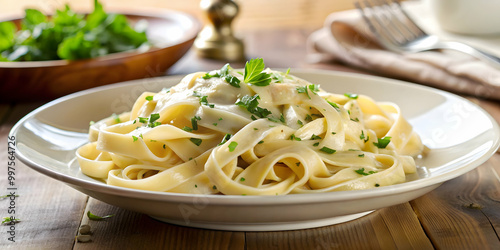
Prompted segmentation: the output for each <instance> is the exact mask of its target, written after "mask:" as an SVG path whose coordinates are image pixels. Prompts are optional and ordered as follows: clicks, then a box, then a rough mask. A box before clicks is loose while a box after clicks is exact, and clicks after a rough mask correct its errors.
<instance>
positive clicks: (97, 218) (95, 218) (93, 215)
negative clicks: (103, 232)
mask: <svg viewBox="0 0 500 250" xmlns="http://www.w3.org/2000/svg"><path fill="white" fill-rule="evenodd" d="M113 216H115V215H114V214H110V215H105V216H98V215H95V214H92V213H91V212H90V211H87V217H89V219H90V220H104V219H107V218H110V217H113Z"/></svg>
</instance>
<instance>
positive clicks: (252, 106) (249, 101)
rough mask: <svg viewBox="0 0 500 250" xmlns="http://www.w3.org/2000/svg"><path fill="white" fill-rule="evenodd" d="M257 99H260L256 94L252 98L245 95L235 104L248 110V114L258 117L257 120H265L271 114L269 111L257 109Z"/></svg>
mask: <svg viewBox="0 0 500 250" xmlns="http://www.w3.org/2000/svg"><path fill="white" fill-rule="evenodd" d="M259 99H260V97H259V95H258V94H255V95H254V96H249V95H245V96H243V97H241V98H239V99H238V100H237V101H236V103H235V104H236V105H238V106H240V107H244V108H246V109H247V110H248V112H250V113H252V114H254V115H256V116H258V117H259V118H265V117H267V116H268V115H270V114H271V111H269V110H267V109H265V108H261V107H259V106H258V105H259V101H258V100H259ZM255 120H256V119H255Z"/></svg>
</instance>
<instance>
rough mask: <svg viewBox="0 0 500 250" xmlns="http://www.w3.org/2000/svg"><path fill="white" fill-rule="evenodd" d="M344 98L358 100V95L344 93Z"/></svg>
mask: <svg viewBox="0 0 500 250" xmlns="http://www.w3.org/2000/svg"><path fill="white" fill-rule="evenodd" d="M344 96H346V97H348V98H349V99H358V94H352V93H344Z"/></svg>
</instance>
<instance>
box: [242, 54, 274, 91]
mask: <svg viewBox="0 0 500 250" xmlns="http://www.w3.org/2000/svg"><path fill="white" fill-rule="evenodd" d="M265 67H266V66H265V64H264V60H263V59H262V58H255V59H251V60H250V61H248V62H247V63H246V64H245V74H244V76H243V81H244V82H246V83H248V84H252V85H255V86H267V85H269V84H270V83H271V75H270V74H268V73H265V72H262V71H263V70H264V68H265Z"/></svg>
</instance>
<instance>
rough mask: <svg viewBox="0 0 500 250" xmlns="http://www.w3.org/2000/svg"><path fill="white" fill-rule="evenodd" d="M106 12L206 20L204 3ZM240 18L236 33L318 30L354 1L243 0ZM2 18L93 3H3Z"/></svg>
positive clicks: (134, 4) (117, 2) (150, 2)
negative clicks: (155, 11)
mask: <svg viewBox="0 0 500 250" xmlns="http://www.w3.org/2000/svg"><path fill="white" fill-rule="evenodd" d="M100 2H101V3H102V4H103V5H104V7H105V8H109V9H113V8H120V9H122V8H132V9H134V8H146V7H150V8H165V9H174V10H180V11H184V12H187V13H190V14H192V15H194V16H196V17H198V18H199V19H200V20H202V12H201V9H200V7H199V4H200V0H182V1H177V0H101V1H100ZM235 2H237V3H238V5H239V7H240V13H239V16H238V18H237V19H236V20H235V21H234V24H233V25H234V26H233V27H234V28H235V31H236V33H238V32H239V31H240V30H247V29H250V30H252V29H275V28H282V27H295V28H318V27H320V26H321V25H322V24H323V22H324V20H325V17H326V16H327V15H328V14H330V13H332V12H334V11H340V10H345V9H352V8H353V7H354V6H353V4H352V0H313V1H311V0H239V1H235ZM0 3H1V4H0V6H1V8H0V18H1V17H5V16H10V17H11V16H16V15H17V16H22V15H23V13H24V12H23V10H24V9H25V8H28V7H29V8H37V9H39V10H41V11H42V12H44V13H47V12H51V11H54V10H55V9H57V8H60V7H62V6H64V4H65V3H69V4H70V6H71V7H72V8H74V9H75V10H81V11H86V10H87V11H88V10H91V9H92V8H93V3H94V1H93V0H16V1H11V0H0Z"/></svg>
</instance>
